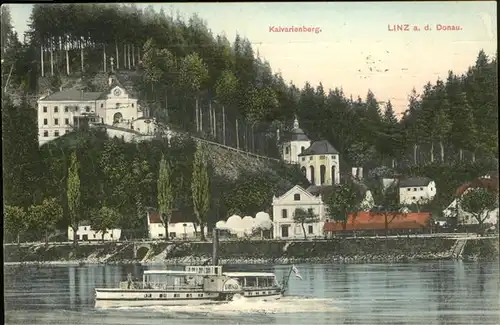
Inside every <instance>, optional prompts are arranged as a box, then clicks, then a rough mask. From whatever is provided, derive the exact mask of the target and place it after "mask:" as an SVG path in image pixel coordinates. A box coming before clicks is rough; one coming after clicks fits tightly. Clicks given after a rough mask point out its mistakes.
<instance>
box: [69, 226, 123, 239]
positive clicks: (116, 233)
mask: <svg viewBox="0 0 500 325" xmlns="http://www.w3.org/2000/svg"><path fill="white" fill-rule="evenodd" d="M76 235H77V239H78V240H82V241H87V240H92V241H93V240H104V241H115V240H120V237H121V235H122V231H121V229H108V230H107V231H106V232H104V238H103V237H102V232H101V231H97V230H93V229H92V228H91V227H90V225H83V226H79V227H78V230H77V232H76ZM68 240H69V241H73V228H71V227H68Z"/></svg>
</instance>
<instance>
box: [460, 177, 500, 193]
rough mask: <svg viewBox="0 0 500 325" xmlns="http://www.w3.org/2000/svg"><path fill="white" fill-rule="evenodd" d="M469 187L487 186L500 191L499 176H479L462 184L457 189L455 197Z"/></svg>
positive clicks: (491, 189)
mask: <svg viewBox="0 0 500 325" xmlns="http://www.w3.org/2000/svg"><path fill="white" fill-rule="evenodd" d="M469 188H486V189H489V190H490V191H494V192H498V177H495V176H493V177H491V178H484V177H479V178H476V179H475V180H473V181H472V182H467V183H464V184H462V185H461V186H460V187H459V188H458V189H457V190H456V191H455V197H460V196H462V194H464V192H465V191H467V190H468V189H469Z"/></svg>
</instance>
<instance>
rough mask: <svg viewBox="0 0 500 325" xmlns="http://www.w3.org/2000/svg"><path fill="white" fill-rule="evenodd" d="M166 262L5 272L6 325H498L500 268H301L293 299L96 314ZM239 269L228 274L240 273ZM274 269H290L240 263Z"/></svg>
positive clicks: (439, 265) (476, 265) (470, 265)
mask: <svg viewBox="0 0 500 325" xmlns="http://www.w3.org/2000/svg"><path fill="white" fill-rule="evenodd" d="M158 268H161V266H146V267H142V266H135V265H128V266H111V265H108V266H103V265H89V266H5V267H4V272H5V278H4V288H5V289H4V290H5V294H4V297H5V298H4V299H5V324H50V325H54V324H64V325H69V324H85V325H91V324H99V325H105V324H120V325H126V324H147V325H156V324H162V325H166V324H175V325H188V324H191V325H200V324H203V325H209V324H218V325H226V324H234V325H237V324H238V325H243V324H283V325H304V324H308V325H312V324H322V325H323V324H356V325H363V324H366V325H374V324H415V325H417V324H419V325H420V324H425V325H433V324H442V325H444V324H450V325H451V324H453V325H461V324H481V325H490V324H492V325H493V324H494V325H497V324H500V321H499V317H500V316H499V315H500V308H499V305H500V297H499V291H500V288H499V287H500V284H499V283H500V281H499V276H500V271H499V264H498V263H497V262H496V263H479V262H475V263H466V262H454V261H443V262H432V263H430V262H422V263H411V264H392V265H391V264H362V265H359V264H358V265H297V268H298V269H299V271H300V273H301V275H302V278H303V279H302V280H300V279H296V278H291V279H290V287H289V296H288V297H286V298H283V299H282V300H279V301H276V302H260V301H251V302H249V301H246V300H244V299H241V300H237V301H233V302H231V303H229V304H226V305H216V306H201V307H200V306H198V307H154V306H152V307H148V308H114V309H96V308H95V307H94V300H93V299H94V288H95V287H96V286H98V287H114V286H117V285H118V283H119V281H123V280H124V279H125V278H126V275H127V273H129V272H132V273H134V274H136V275H137V276H138V277H140V275H141V272H142V270H144V269H158ZM234 269H235V267H231V268H229V267H228V268H227V269H225V270H234ZM238 269H240V270H242V269H243V270H248V271H255V270H260V271H266V272H267V271H272V272H275V273H276V274H277V276H278V278H281V275H282V274H284V273H285V272H288V270H289V267H286V266H242V267H238Z"/></svg>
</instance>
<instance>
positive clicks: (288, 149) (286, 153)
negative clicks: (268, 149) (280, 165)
mask: <svg viewBox="0 0 500 325" xmlns="http://www.w3.org/2000/svg"><path fill="white" fill-rule="evenodd" d="M289 153H290V148H288V147H285V155H288V154H289Z"/></svg>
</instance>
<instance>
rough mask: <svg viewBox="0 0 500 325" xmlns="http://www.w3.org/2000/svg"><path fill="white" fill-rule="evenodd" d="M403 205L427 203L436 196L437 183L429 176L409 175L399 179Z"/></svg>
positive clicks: (400, 201)
mask: <svg viewBox="0 0 500 325" xmlns="http://www.w3.org/2000/svg"><path fill="white" fill-rule="evenodd" d="M398 187H399V203H400V204H401V205H412V204H425V203H427V202H429V201H432V199H434V197H435V196H436V183H434V181H433V180H431V179H430V178H427V177H409V178H405V179H402V180H400V181H399V183H398Z"/></svg>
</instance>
